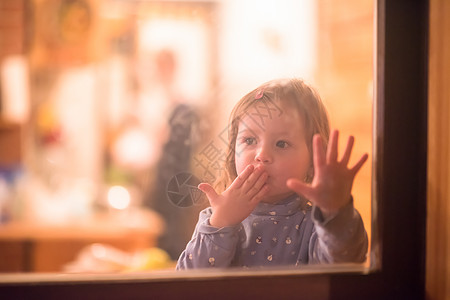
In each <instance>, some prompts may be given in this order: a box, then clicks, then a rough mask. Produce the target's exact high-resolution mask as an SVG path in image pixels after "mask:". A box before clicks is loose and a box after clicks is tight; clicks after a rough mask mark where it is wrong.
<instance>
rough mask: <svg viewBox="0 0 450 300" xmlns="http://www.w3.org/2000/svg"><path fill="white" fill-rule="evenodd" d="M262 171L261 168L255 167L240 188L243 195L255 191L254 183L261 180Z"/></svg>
mask: <svg viewBox="0 0 450 300" xmlns="http://www.w3.org/2000/svg"><path fill="white" fill-rule="evenodd" d="M263 173H264V171H263V169H262V168H261V167H257V168H255V169H254V170H253V172H252V173H251V174H250V175H249V176H248V178H247V180H245V181H244V183H243V184H242V186H241V189H242V192H243V193H249V192H250V191H252V190H254V189H255V183H256V182H257V181H258V180H259V179H260V178H261V176H262V175H263Z"/></svg>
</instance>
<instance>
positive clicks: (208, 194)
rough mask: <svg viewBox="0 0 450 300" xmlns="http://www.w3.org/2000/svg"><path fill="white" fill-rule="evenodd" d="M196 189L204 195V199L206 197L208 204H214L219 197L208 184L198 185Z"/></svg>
mask: <svg viewBox="0 0 450 300" xmlns="http://www.w3.org/2000/svg"><path fill="white" fill-rule="evenodd" d="M198 189H199V190H200V191H202V192H203V193H205V194H206V197H208V200H209V202H210V203H211V202H214V201H215V200H216V199H217V197H218V196H219V195H218V194H217V192H216V190H215V189H214V188H213V187H212V186H211V185H210V184H209V183H200V184H199V185H198Z"/></svg>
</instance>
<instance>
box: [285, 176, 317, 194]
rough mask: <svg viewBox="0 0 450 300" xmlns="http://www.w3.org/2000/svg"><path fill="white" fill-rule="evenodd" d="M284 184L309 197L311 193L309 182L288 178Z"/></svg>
mask: <svg viewBox="0 0 450 300" xmlns="http://www.w3.org/2000/svg"><path fill="white" fill-rule="evenodd" d="M286 186H287V187H288V188H290V189H291V190H293V191H294V192H296V193H297V194H298V195H303V196H305V197H306V198H309V197H310V196H311V194H312V191H313V189H312V188H311V186H310V185H309V184H306V183H304V182H303V181H301V180H298V179H296V178H290V179H288V180H287V181H286Z"/></svg>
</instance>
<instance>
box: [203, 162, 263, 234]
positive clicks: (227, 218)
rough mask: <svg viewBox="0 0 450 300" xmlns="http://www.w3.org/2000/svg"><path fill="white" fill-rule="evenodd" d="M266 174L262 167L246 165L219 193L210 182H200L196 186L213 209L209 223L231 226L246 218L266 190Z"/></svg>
mask: <svg viewBox="0 0 450 300" xmlns="http://www.w3.org/2000/svg"><path fill="white" fill-rule="evenodd" d="M267 176H268V175H267V173H266V172H264V170H263V168H262V167H256V168H255V167H254V166H253V165H248V166H247V167H246V168H245V169H244V171H242V172H241V174H239V175H238V177H236V179H235V180H234V181H233V183H232V184H231V185H230V186H229V187H228V188H227V189H226V190H225V191H224V192H223V193H221V194H217V192H216V191H215V190H214V188H213V187H212V186H211V185H210V184H208V183H200V184H199V185H198V188H199V189H200V190H201V191H202V192H204V193H205V194H206V197H208V200H209V203H210V205H211V208H212V211H213V212H212V215H211V217H210V220H209V223H210V225H211V226H214V227H217V228H221V227H226V226H233V225H237V224H239V223H241V222H242V221H243V220H244V219H245V218H247V217H248V216H249V215H250V213H251V212H252V211H253V209H254V208H255V207H256V205H257V204H258V203H259V202H260V201H261V199H262V198H263V197H264V195H265V194H266V193H267V191H268V187H267V185H265V183H266V180H267Z"/></svg>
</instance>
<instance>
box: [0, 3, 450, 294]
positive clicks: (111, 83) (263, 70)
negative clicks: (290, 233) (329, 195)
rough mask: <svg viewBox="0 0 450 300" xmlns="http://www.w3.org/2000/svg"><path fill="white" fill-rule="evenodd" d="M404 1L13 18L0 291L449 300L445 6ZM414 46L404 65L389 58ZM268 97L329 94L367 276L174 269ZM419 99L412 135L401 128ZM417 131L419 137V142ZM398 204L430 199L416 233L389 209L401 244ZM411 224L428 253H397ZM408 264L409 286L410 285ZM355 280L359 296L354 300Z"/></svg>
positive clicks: (11, 11)
mask: <svg viewBox="0 0 450 300" xmlns="http://www.w3.org/2000/svg"><path fill="white" fill-rule="evenodd" d="M386 2H387V1H386ZM406 2H407V1H403V2H401V1H400V2H399V3H398V4H397V5H393V4H387V3H385V1H372V0H365V1H356V0H348V1H336V0H327V1H313V0H301V1H297V0H283V1H256V0H245V1H242V0H239V1H238V0H216V1H190V0H187V1H178V0H175V1H151V0H149V1H128V0H101V1H94V0H64V1H57V2H55V1H50V0H20V1H14V0H1V1H0V289H2V288H5V291H6V292H8V293H11V295H13V294H15V293H16V294H17V293H18V294H17V295H19V294H20V293H22V295H24V296H26V295H29V293H33V294H34V295H41V296H45V297H47V296H48V297H52V298H56V299H59V298H62V297H65V296H66V295H67V293H69V292H70V293H71V292H72V291H74V290H75V289H76V290H77V292H76V293H73V295H74V296H73V297H76V296H75V295H78V296H81V295H82V296H83V297H85V296H86V295H91V297H95V296H96V295H97V296H99V295H100V294H96V293H100V292H98V291H99V290H102V289H103V288H104V289H106V290H109V292H105V293H106V294H101V295H103V296H107V297H110V298H114V299H120V298H130V297H132V298H146V297H147V298H148V295H149V294H152V295H159V296H164V295H165V296H167V297H171V296H174V297H175V296H177V295H178V296H180V295H184V296H194V295H203V296H205V295H207V293H209V292H208V291H211V290H212V289H213V288H214V289H215V288H224V287H228V286H230V288H229V289H228V288H227V289H226V290H227V292H226V293H222V294H218V295H217V298H219V299H221V298H224V299H225V298H227V299H228V298H229V297H230V295H237V294H238V293H242V292H243V291H242V289H243V288H244V287H247V288H248V289H245V292H243V293H244V294H245V295H247V296H248V297H250V298H251V297H254V296H258V297H262V298H268V297H269V296H270V297H272V295H273V293H272V292H268V290H267V289H272V290H273V288H274V286H278V284H281V287H283V292H281V294H282V295H284V296H287V295H290V294H289V291H288V289H290V287H291V286H296V287H295V290H296V291H299V290H302V289H304V288H307V289H308V290H310V291H309V292H308V295H313V296H314V297H315V298H316V299H339V297H340V296H339V295H347V296H348V297H349V298H350V299H357V298H358V296H357V295H359V296H361V295H366V294H367V293H368V291H370V290H373V289H376V288H374V287H375V286H377V285H378V286H382V288H380V289H378V291H377V292H376V293H373V294H372V295H371V297H375V298H370V297H369V298H366V299H376V297H378V296H380V295H383V296H385V295H391V296H392V295H395V297H397V296H398V295H402V294H404V293H405V294H404V295H408V297H409V296H411V297H412V298H408V299H425V295H427V296H426V297H427V298H426V299H446V297H448V295H450V292H449V289H450V284H449V282H448V278H450V276H447V275H448V270H449V269H448V267H443V266H444V265H445V264H443V263H442V262H443V261H444V262H448V254H446V253H447V251H446V250H448V247H447V246H446V245H447V243H443V242H442V241H443V240H444V241H446V240H447V237H448V232H449V231H448V229H445V228H448V221H446V220H447V216H448V209H447V208H448V206H447V204H446V201H445V199H446V195H448V192H447V191H446V189H445V188H444V186H446V183H447V181H448V179H447V178H448V176H446V174H447V169H448V168H446V167H445V162H446V161H447V160H448V154H447V151H446V149H447V146H448V145H447V144H448V141H447V138H445V137H444V138H443V137H442V136H445V135H446V134H445V133H447V132H448V124H447V122H446V117H445V116H446V115H447V113H446V111H448V104H447V101H446V100H445V99H447V100H448V88H447V87H446V86H445V84H444V82H445V80H446V79H447V77H448V75H447V74H446V72H445V70H447V69H448V62H449V57H448V54H447V52H448V51H446V50H447V48H448V47H447V46H448V43H447V42H448V39H449V37H450V29H449V26H448V25H449V22H448V21H447V19H448V18H446V16H448V15H450V6H449V5H448V4H446V3H445V1H443V0H431V1H429V2H428V1H416V2H414V3H413V4H407V3H406ZM405 8H407V9H406V11H405ZM413 16H414V17H413ZM428 17H429V19H428ZM414 19H415V20H419V21H417V22H416V23H414V22H415V21H414ZM428 21H429V23H428ZM396 24H401V25H402V26H400V25H399V27H395V26H396ZM411 24H416V25H414V26H411ZM394 27H395V28H396V29H395V30H392V28H394ZM386 28H388V29H387V30H386V31H384V30H385V29H386ZM407 28H409V29H411V30H410V31H409V32H408V33H404V31H403V30H405V32H406V29H407ZM428 30H429V31H428ZM391 32H394V33H395V34H394V33H391ZM403 33H404V35H403ZM400 36H401V38H399V37H400ZM396 38H398V39H399V41H403V44H402V43H398V44H397V43H396V42H395V41H396ZM424 41H426V43H424ZM415 43H417V44H419V45H420V47H416V48H414V49H415V50H414V51H413V50H411V51H410V52H409V54H408V55H403V56H402V55H400V54H398V52H397V50H396V48H395V47H397V46H398V47H399V49H401V47H407V46H408V45H409V46H411V45H416V44H415ZM385 45H386V46H385ZM392 45H393V46H392ZM384 46H385V47H386V48H383V47H384ZM389 47H391V48H389ZM427 47H429V48H427ZM393 49H394V50H393ZM448 53H450V52H448ZM390 55H392V56H390ZM391 57H394V58H395V59H397V60H396V61H395V63H392V64H388V62H389V61H390V59H393V58H391ZM419 60H420V61H421V62H422V60H423V61H424V62H422V63H420V62H417V61H419ZM392 61H394V60H392ZM412 61H413V62H414V63H412V64H411V62H412ZM416 62H417V64H416ZM397 63H398V64H399V66H400V67H399V68H396V67H397V65H396V64H397ZM404 66H409V67H411V68H410V70H413V72H409V73H408V70H409V69H408V68H402V67H404ZM397 70H400V71H398V73H397ZM417 70H418V72H417V74H414V75H412V73H414V72H415V71H417ZM383 72H384V73H383ZM389 72H391V73H389ZM402 72H403V73H402ZM380 74H387V75H383V76H382V75H380ZM393 74H394V75H393ZM405 74H406V75H405ZM424 74H425V75H424ZM402 76H404V77H402ZM427 76H428V77H427ZM274 78H300V79H302V80H304V81H305V82H307V83H308V84H310V85H311V86H313V87H314V88H315V89H316V90H317V91H318V93H319V94H320V97H321V99H322V101H323V103H324V105H325V106H326V107H327V110H328V116H329V119H330V123H331V128H336V129H339V130H340V135H341V139H342V141H341V143H340V144H339V152H340V153H342V152H344V149H345V148H344V146H345V144H344V142H343V140H344V138H346V137H348V136H350V135H352V136H354V137H355V145H354V147H353V154H352V160H351V161H350V164H354V163H355V162H356V159H357V158H358V157H361V156H362V155H363V154H365V153H367V154H368V161H367V162H366V163H365V164H364V165H363V167H362V168H361V170H360V171H359V173H358V174H357V176H356V178H355V180H354V183H353V187H352V198H353V201H354V207H355V208H356V209H357V210H358V211H359V213H360V215H361V217H362V220H363V223H364V227H365V230H366V232H367V235H368V240H369V248H368V250H367V259H366V260H365V262H364V263H362V264H359V265H356V266H355V265H351V266H348V265H336V266H328V267H322V266H318V267H317V268H314V266H313V267H311V268H306V269H305V271H303V270H300V271H299V270H292V269H287V270H285V269H276V270H271V271H268V272H264V271H261V272H259V273H258V271H252V272H245V271H243V272H240V271H238V272H234V273H233V272H232V273H227V272H224V271H223V270H222V271H221V270H219V271H218V272H212V273H208V272H193V273H187V274H183V273H181V274H180V273H179V272H178V271H176V270H175V266H176V263H177V259H178V257H179V256H180V254H181V252H182V251H183V250H184V248H185V246H186V244H187V242H189V240H190V239H191V236H192V234H193V231H194V227H195V225H196V223H197V220H198V215H199V213H200V211H202V210H203V209H204V208H205V207H208V206H209V203H208V200H207V198H206V197H205V195H203V193H202V192H201V191H200V190H199V189H197V185H198V184H199V183H200V182H207V183H211V184H212V183H214V182H215V181H216V180H217V179H218V178H219V177H220V176H221V174H222V172H223V171H224V169H223V168H224V167H223V163H224V160H225V159H226V157H225V156H226V151H227V139H228V137H227V133H228V129H229V128H228V127H229V124H228V117H229V115H230V112H231V110H232V108H233V106H234V104H235V103H236V102H238V101H239V99H241V97H243V96H244V95H245V94H246V93H248V92H249V91H251V90H253V89H254V88H256V87H257V86H259V85H260V84H262V83H264V82H267V81H269V80H272V79H274ZM401 78H403V80H404V81H402V80H401ZM389 80H391V81H389ZM428 80H429V81H428ZM427 83H428V86H427ZM394 85H396V87H393V86H394ZM402 87H410V88H411V89H410V90H409V91H407V92H406V91H405V89H402ZM396 91H401V92H398V93H400V94H396ZM403 92H405V93H409V94H407V95H403V94H401V93H403ZM394 95H400V97H395V96H394ZM411 95H413V96H412V98H411V103H412V106H414V107H415V108H410V109H409V110H408V109H406V110H407V112H405V115H404V118H403V119H402V118H401V117H395V115H391V114H390V112H392V113H393V112H394V111H397V110H398V111H400V107H402V109H403V108H404V106H401V103H403V99H404V98H407V97H409V96H411ZM414 97H417V99H416V98H414ZM394 98H395V99H394ZM380 99H381V100H380ZM392 99H393V100H392ZM405 101H406V100H405ZM424 107H426V108H424ZM427 113H428V123H427ZM418 116H419V117H421V118H423V119H420V120H419V119H418V118H417V117H418ZM414 119H416V121H414ZM410 124H414V125H413V126H416V127H415V128H416V129H418V130H417V133H416V134H413V133H411V132H409V133H408V134H406V135H405V133H404V132H405V131H406V130H407V129H406V128H405V127H407V125H410ZM394 126H395V129H392V131H391V130H390V128H391V127H394ZM412 129H414V127H413V128H412ZM403 130H405V131H403ZM427 130H428V131H427ZM180 137H181V139H177V138H180ZM437 137H439V138H437ZM427 138H428V143H427ZM424 140H425V143H420V141H422V142H423V141H424ZM418 141H419V145H417V146H416V144H417V143H418ZM402 142H404V145H405V146H402V145H401V143H402ZM412 144H414V147H413V148H408V149H409V150H410V151H409V152H408V153H404V154H400V153H401V151H403V150H404V148H406V145H412ZM399 145H400V146H399ZM427 145H428V149H425V148H426V147H427ZM391 150H392V151H391ZM403 152H404V151H403ZM395 155H397V156H395ZM399 155H403V156H402V157H399ZM394 157H398V160H397V159H395V158H394ZM407 158H414V159H416V162H417V163H416V164H411V162H410V161H411V160H408V161H406V160H407ZM404 161H405V164H406V165H407V167H405V168H402V167H401V166H404V165H402V164H403V162H404ZM427 163H428V165H427ZM442 166H444V168H442ZM396 172H399V173H398V174H399V175H400V176H399V177H402V178H397V176H396V174H397V173H396ZM427 176H428V177H427ZM387 177H389V178H390V179H392V181H387V179H386V178H387ZM427 178H428V180H427ZM409 179H411V180H409ZM411 182H412V183H413V184H411ZM393 185H395V187H392V186H393ZM408 187H409V189H408ZM406 189H408V192H404V191H405V190H406ZM400 193H402V194H403V195H405V196H408V195H414V196H413V197H417V198H412V200H411V203H412V204H411V205H410V206H408V208H406V209H405V210H402V212H403V215H402V213H401V212H398V209H394V211H396V213H397V214H400V216H398V219H399V220H401V221H402V220H403V221H404V220H408V221H404V222H403V223H401V224H402V225H399V226H398V227H397V228H396V229H392V231H391V232H389V230H388V229H387V228H393V227H392V226H390V225H392V224H394V223H390V222H393V221H392V220H393V219H394V218H395V217H394V214H395V212H393V211H392V212H388V211H389V208H388V207H394V208H398V207H400V205H401V203H407V201H406V200H405V199H401V200H398V201H399V202H398V204H397V203H393V204H392V206H390V203H389V201H391V200H392V199H395V198H399V197H400ZM421 209H423V210H424V211H426V212H427V213H425V214H420V213H419V212H420V211H421ZM380 212H382V213H380ZM417 215H420V216H419V217H417V218H416V219H414V220H412V219H411V218H410V217H411V216H417ZM427 222H428V223H427ZM408 225H411V226H410V228H411V229H418V231H417V232H416V234H417V235H416V236H415V237H412V236H411V237H410V235H409V234H405V236H403V237H402V238H399V240H398V241H397V242H396V241H395V238H394V237H393V236H394V235H396V232H403V231H404V230H406V229H405V227H407V226H408ZM402 230H403V231H402ZM411 235H413V233H411ZM417 237H420V240H423V241H422V242H420V243H419V244H416V243H415V242H413V241H414V239H417ZM421 237H423V239H421ZM401 239H404V241H405V242H404V243H403V244H402V246H398V247H397V244H396V243H400V242H401ZM413 244H414V246H412V245H413ZM391 245H395V246H394V247H392V246H391ZM387 247H390V248H387ZM394 248H395V249H394ZM425 248H426V250H425ZM404 249H410V250H411V251H410V252H409V253H408V254H405V255H404V256H402V257H400V256H401V255H400V254H399V253H397V251H398V252H400V251H402V250H404ZM405 265H408V266H410V267H411V272H408V274H405V276H396V275H395V274H396V272H397V271H396V269H397V268H400V266H405ZM403 272H405V271H403ZM342 274H344V275H342ZM345 274H348V277H346V276H345ZM384 274H387V275H384ZM384 276H386V278H388V280H385V279H386V278H385V277H384ZM272 278H274V280H271V279H272ZM360 278H362V279H360ZM186 279H189V280H187V281H186ZM241 279H244V280H241ZM351 280H356V281H358V282H362V284H360V285H359V286H358V287H354V289H352V290H348V291H344V289H345V286H347V285H346V284H347V282H348V284H349V285H350V286H351ZM387 281H389V282H391V283H392V285H390V283H389V284H387V283H385V282H387ZM380 282H382V284H381V283H380ZM42 283H43V284H42ZM341 283H345V284H341ZM204 285H205V286H210V288H205V290H204V291H203V292H201V293H200V292H199V291H198V289H199V288H200V287H203V286H204ZM411 285H412V286H414V288H411V289H408V288H406V286H411ZM56 286H57V287H56ZM231 286H233V287H232V288H231ZM257 286H264V288H262V289H260V290H259V289H257V288H256V287H257ZM24 287H25V288H24ZM46 287H48V288H46ZM50 287H51V290H50ZM55 287H56V288H55ZM125 287H126V288H125ZM271 287H272V288H271ZM367 287H370V288H367ZM27 288H28V289H27ZM95 289H97V290H96V291H97V292H92V291H93V290H95ZM181 290H184V291H185V292H183V293H181ZM405 291H406V292H405ZM36 292H37V294H36ZM180 293H181V294H180ZM205 293H206V294H205ZM215 295H216V294H215ZM392 297H394V296H392ZM88 298H89V297H88ZM396 299H399V298H396Z"/></svg>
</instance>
